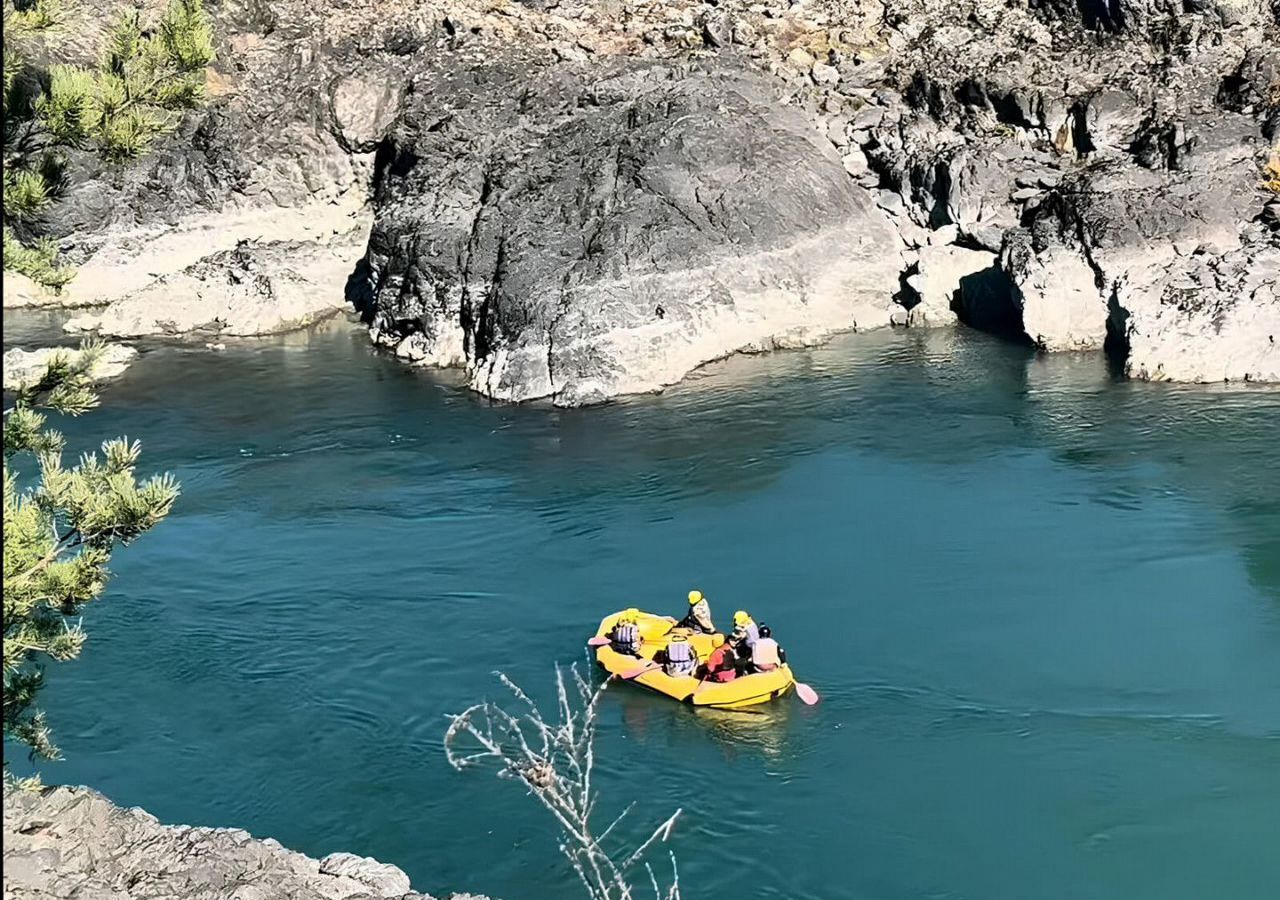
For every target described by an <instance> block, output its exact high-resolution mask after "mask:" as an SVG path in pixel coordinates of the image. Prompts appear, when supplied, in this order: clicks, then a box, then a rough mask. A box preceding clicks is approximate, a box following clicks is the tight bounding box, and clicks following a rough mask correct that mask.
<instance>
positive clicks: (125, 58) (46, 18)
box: [4, 0, 214, 290]
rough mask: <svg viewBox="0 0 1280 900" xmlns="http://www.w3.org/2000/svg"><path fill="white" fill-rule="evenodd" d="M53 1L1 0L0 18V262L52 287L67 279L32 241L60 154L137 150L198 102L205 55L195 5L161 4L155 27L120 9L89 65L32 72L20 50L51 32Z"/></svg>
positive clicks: (57, 17) (44, 247) (204, 33)
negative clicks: (0, 163) (0, 33)
mask: <svg viewBox="0 0 1280 900" xmlns="http://www.w3.org/2000/svg"><path fill="white" fill-rule="evenodd" d="M57 2H58V0H35V2H34V3H29V2H28V3H23V4H21V6H22V8H18V7H15V6H14V5H13V2H12V0H6V3H5V19H4V228H5V238H4V250H5V252H4V266H5V268H6V269H12V270H15V271H18V272H20V273H22V274H23V275H26V276H27V277H28V278H31V279H32V280H33V281H36V282H38V283H40V284H43V285H45V286H46V287H49V288H52V289H54V290H57V289H59V288H61V287H62V285H64V284H66V282H67V281H68V280H70V277H71V275H72V274H73V273H72V272H71V271H70V270H69V269H67V268H66V267H64V266H61V265H60V264H59V263H58V259H57V254H56V250H55V249H54V248H53V246H52V245H51V244H48V243H45V244H41V243H39V235H40V219H41V216H42V214H43V213H44V212H45V211H46V210H47V209H48V208H49V206H50V205H51V204H52V203H55V202H57V199H58V195H59V194H60V192H61V191H62V189H63V175H62V172H63V168H64V166H63V153H65V151H67V150H69V149H76V150H84V151H92V152H95V153H98V154H100V155H101V156H103V157H105V158H106V159H108V160H110V161H112V162H124V161H127V160H129V159H133V158H135V157H137V156H141V155H142V154H144V153H146V152H147V151H148V150H149V149H150V148H151V146H152V144H153V143H154V142H155V140H156V139H157V138H159V137H161V136H163V135H165V134H168V133H170V132H172V131H173V130H174V129H175V128H177V126H178V123H179V122H180V120H181V117H182V113H183V112H184V111H185V110H188V109H191V108H194V107H196V106H199V105H200V104H201V103H202V102H203V101H204V88H205V70H206V69H207V67H208V65H209V64H210V63H211V62H212V61H213V59H214V53H213V29H212V26H211V25H210V22H209V17H208V15H207V14H206V13H205V11H204V4H203V0H170V2H169V6H168V7H167V9H166V10H165V12H164V13H163V15H162V16H161V17H160V19H159V21H157V22H146V21H144V20H143V17H142V12H141V10H139V9H137V8H130V9H128V10H126V11H125V12H124V13H123V14H122V15H121V16H120V19H119V20H118V21H117V23H116V25H115V26H114V28H112V30H111V32H110V34H109V35H108V36H107V39H106V42H105V46H104V48H103V50H102V54H101V57H100V59H99V61H98V65H97V66H96V67H93V68H84V67H81V66H75V65H67V64H54V65H51V66H49V67H48V69H47V70H40V69H36V68H34V67H32V66H31V65H29V63H28V61H27V59H26V57H25V56H24V54H23V52H22V44H23V41H24V40H25V39H27V38H28V37H29V36H30V35H32V34H34V33H37V32H54V31H56V30H57V29H58V28H59V27H60V23H61V11H60V9H59V7H58V6H57ZM18 248H25V249H26V250H27V251H29V252H26V253H23V252H21V250H19V249H18ZM11 250H12V251H14V252H11Z"/></svg>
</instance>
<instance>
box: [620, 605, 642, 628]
mask: <svg viewBox="0 0 1280 900" xmlns="http://www.w3.org/2000/svg"><path fill="white" fill-rule="evenodd" d="M639 619H640V610H638V609H636V608H635V607H634V606H633V607H631V608H630V609H625V610H623V611H622V618H621V621H623V622H630V623H631V624H632V625H634V624H635V623H636V622H637V621H639Z"/></svg>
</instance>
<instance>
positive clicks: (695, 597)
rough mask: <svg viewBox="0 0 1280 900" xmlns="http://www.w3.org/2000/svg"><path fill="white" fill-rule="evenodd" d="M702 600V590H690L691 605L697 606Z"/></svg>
mask: <svg viewBox="0 0 1280 900" xmlns="http://www.w3.org/2000/svg"><path fill="white" fill-rule="evenodd" d="M701 602H702V591H690V592H689V605H690V606H697V605H698V604H699V603H701Z"/></svg>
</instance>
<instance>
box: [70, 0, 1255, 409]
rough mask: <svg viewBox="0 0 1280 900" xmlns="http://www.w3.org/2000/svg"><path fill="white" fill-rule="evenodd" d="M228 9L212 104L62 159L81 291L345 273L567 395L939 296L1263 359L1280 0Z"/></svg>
mask: <svg viewBox="0 0 1280 900" xmlns="http://www.w3.org/2000/svg"><path fill="white" fill-rule="evenodd" d="M97 2H99V3H105V2H106V0H97ZM215 14H216V17H217V20H218V25H219V33H220V36H221V40H222V46H221V48H220V54H221V55H220V62H219V64H218V69H217V71H216V72H215V73H214V75H213V76H212V77H211V89H212V94H213V96H214V103H213V104H212V106H211V107H210V108H209V109H208V110H206V111H204V112H203V113H201V114H199V115H197V116H195V117H193V119H192V120H191V121H190V122H189V123H188V124H187V127H186V131H185V132H184V133H183V134H181V135H178V136H176V137H175V139H174V140H173V141H172V142H171V145H170V146H168V147H167V148H165V149H163V150H162V151H161V152H159V153H157V154H155V155H154V156H152V157H149V158H148V159H146V160H144V161H143V162H141V163H140V164H138V165H137V166H135V167H133V168H131V169H127V170H125V171H115V170H110V171H109V170H106V169H104V168H102V167H101V166H100V165H98V164H96V163H94V162H93V161H92V160H81V161H80V165H81V170H80V175H79V178H78V180H77V183H76V186H75V187H74V188H73V190H72V193H71V197H70V198H69V200H68V201H67V202H66V203H64V204H63V205H62V206H60V207H59V212H58V214H57V215H58V218H57V219H56V220H55V221H52V222H51V223H50V228H51V230H52V231H53V233H55V234H57V235H60V236H61V237H62V239H63V242H64V246H65V248H66V250H67V251H68V252H69V253H71V254H72V255H73V256H75V257H77V258H79V259H81V260H83V261H84V262H85V266H84V269H83V270H82V274H81V276H80V278H79V279H78V280H77V282H76V284H75V285H73V289H72V292H71V293H72V296H73V298H76V299H79V300H82V301H83V300H99V301H100V300H112V301H113V302H114V305H113V306H110V307H108V308H107V309H106V310H104V311H103V312H102V313H101V314H100V315H95V316H90V317H86V318H81V319H80V320H79V322H78V325H79V327H90V328H92V327H98V328H101V329H103V330H105V331H108V332H111V333H115V334H135V335H137V334H146V333H164V332H174V331H177V332H185V331H189V330H198V331H200V332H201V333H209V332H214V333H216V332H218V331H220V330H223V331H233V332H235V333H245V332H249V331H265V330H271V329H272V328H273V327H287V326H290V325H295V324H298V323H300V322H304V321H309V320H310V319H312V318H314V317H316V316H318V315H321V314H325V313H327V312H330V311H333V310H336V309H338V308H340V307H341V306H343V305H344V304H354V305H355V306H356V308H357V309H358V310H359V312H360V313H361V315H362V316H363V317H364V319H365V321H366V322H367V323H368V324H369V326H370V329H371V333H372V335H373V337H374V339H375V340H376V341H377V342H378V343H380V344H383V345H385V346H388V347H391V348H393V349H394V351H395V352H396V353H397V354H398V355H400V356H401V357H403V358H405V359H406V360H408V361H411V362H415V363H418V364H427V365H456V366H463V367H465V368H466V369H467V371H468V373H469V375H470V380H471V383H472V385H473V387H474V388H475V389H476V390H478V391H481V392H483V393H486V394H488V395H490V396H493V397H498V398H502V399H511V400H523V399H530V398H536V397H551V398H553V399H554V400H555V402H557V403H563V404H577V403H583V402H589V401H594V400H599V399H604V398H607V397H610V396H614V395H617V394H620V393H627V392H632V391H643V390H651V389H656V388H659V387H661V386H662V385H665V384H669V383H671V382H673V381H675V380H677V379H679V378H680V377H682V376H683V375H684V374H685V373H686V372H688V371H689V370H690V369H692V368H694V367H696V366H697V365H699V364H701V363H703V362H705V361H708V360H711V359H714V358H717V357H719V356H723V355H725V354H727V353H731V352H735V351H740V350H753V349H768V348H772V347H783V346H793V345H799V344H804V343H808V342H811V341H814V340H819V339H821V338H822V337H823V336H824V335H826V334H829V333H831V332H833V331H837V330H845V329H854V328H856V329H861V328H867V327H877V326H883V325H889V324H898V325H913V326H925V325H938V324H942V325H946V324H950V323H952V322H954V321H955V319H956V317H957V316H958V317H959V319H960V320H961V321H963V322H966V323H968V324H971V325H974V326H977V327H982V328H987V329H990V330H995V331H1000V332H1003V333H1007V334H1009V335H1010V336H1012V337H1015V338H1017V339H1020V340H1025V341H1028V342H1030V343H1032V344H1035V345H1036V346H1038V347H1040V348H1042V349H1044V350H1073V349H1075V350H1096V349H1101V348H1104V347H1105V348H1106V349H1107V350H1108V352H1110V353H1112V354H1113V355H1114V357H1115V358H1116V361H1117V363H1118V364H1119V365H1121V366H1123V367H1125V368H1127V370H1128V371H1129V372H1130V373H1131V374H1133V375H1135V376H1138V377H1144V378H1168V379H1177V380H1187V381H1216V380H1222V379H1229V380H1243V379H1248V380H1257V381H1277V380H1280V350H1277V348H1276V346H1275V337H1276V336H1277V335H1278V334H1280V297H1277V288H1276V281H1277V269H1278V267H1280V262H1278V261H1277V254H1278V252H1280V251H1278V249H1277V247H1278V244H1280V237H1278V230H1280V198H1277V197H1276V196H1275V195H1274V193H1272V192H1270V191H1269V190H1267V189H1265V188H1264V187H1263V185H1262V178H1261V175H1260V173H1261V167H1262V163H1263V161H1264V159H1265V157H1266V155H1267V154H1268V153H1271V152H1276V153H1280V148H1278V149H1275V150H1273V149H1272V148H1273V147H1276V146H1277V145H1276V142H1277V140H1278V139H1280V134H1277V130H1278V129H1280V74H1278V73H1280V50H1278V49H1277V47H1280V39H1278V38H1280V35H1278V30H1280V5H1276V4H1274V3H1273V4H1271V5H1266V4H1265V3H1263V2H1260V0H1197V2H1195V3H1190V4H1182V3H1177V4H1169V3H1164V2H1161V0H1113V2H1110V3H1097V4H1094V3H1084V2H1082V3H1079V4H1077V3H1057V2H1054V0H1047V2H1033V3H1030V4H1026V3H1022V2H1018V0H1011V2H1005V3H996V4H990V3H978V2H973V0H945V2H944V0H904V2H900V3H894V4H890V5H882V4H881V3H880V2H879V0H806V2H803V3H796V4H794V5H792V4H791V3H789V2H785V0H764V2H757V3H751V4H748V3H745V2H737V0H722V2H719V3H716V4H710V3H694V2H688V0H673V2H666V3H653V2H642V0H614V2H610V3H603V2H599V3H588V2H577V0H560V2H554V0H527V2H513V0H458V2H456V3H450V4H447V5H446V4H443V3H441V2H439V0H402V2H386V0H355V2H352V3H344V4H342V5H338V4H327V3H321V4H311V5H304V4H302V3H300V2H298V0H247V2H240V0H229V2H226V3H224V4H221V5H219V6H218V7H217V8H216V10H215ZM217 254H222V255H221V256H219V255H217ZM228 259H231V260H232V261H235V260H239V262H237V263H236V265H235V266H231V269H234V270H236V271H239V270H240V269H246V270H252V277H251V278H248V280H246V279H245V278H240V279H237V278H235V277H230V276H228V277H225V278H224V277H222V276H221V275H219V274H218V273H219V272H220V271H221V270H222V269H223V268H225V266H224V263H225V262H226V260H228ZM357 259H358V263H357ZM246 260H247V261H246ZM347 269H350V271H348V272H347V275H348V276H349V277H346V278H343V277H341V271H343V270H347ZM232 274H234V272H233V273H232ZM339 281H341V282H342V284H339V283H338V282H339ZM344 291H345V293H344ZM171 304H183V306H182V308H181V309H180V310H171V309H167V307H168V306H170V305H171ZM277 310H279V311H277Z"/></svg>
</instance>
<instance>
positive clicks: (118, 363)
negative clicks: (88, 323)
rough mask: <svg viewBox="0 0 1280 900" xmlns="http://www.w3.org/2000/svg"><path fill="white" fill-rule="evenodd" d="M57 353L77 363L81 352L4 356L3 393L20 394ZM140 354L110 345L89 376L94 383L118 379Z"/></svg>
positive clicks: (48, 351) (47, 349) (62, 350)
mask: <svg viewBox="0 0 1280 900" xmlns="http://www.w3.org/2000/svg"><path fill="white" fill-rule="evenodd" d="M55 353H65V354H66V355H67V356H68V357H69V359H70V360H71V361H72V362H74V361H75V360H76V359H77V358H78V357H79V356H80V351H79V350H78V349H75V348H72V347H41V348H40V349H38V350H22V349H19V348H16V347H15V348H14V349H12V350H6V351H5V354H4V389H5V390H6V391H13V390H17V389H18V388H19V387H20V386H21V385H22V384H23V382H26V381H30V380H31V379H34V378H38V377H40V375H41V374H43V372H44V370H45V366H46V365H47V364H48V362H49V359H50V358H51V357H52V356H53V355H54V354H55ZM137 355H138V351H137V350H135V349H134V348H132V347H126V346H124V345H123V344H109V345H107V346H105V347H103V348H102V353H101V355H100V356H99V357H98V361H97V362H96V363H95V364H94V366H93V369H92V370H91V371H90V373H89V374H90V375H92V376H93V379H94V380H95V381H102V380H104V379H107V378H115V377H116V376H117V375H120V374H122V373H123V372H124V370H125V369H127V368H129V364H130V363H132V362H133V358H134V357H135V356H137Z"/></svg>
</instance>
